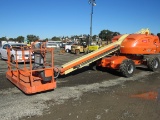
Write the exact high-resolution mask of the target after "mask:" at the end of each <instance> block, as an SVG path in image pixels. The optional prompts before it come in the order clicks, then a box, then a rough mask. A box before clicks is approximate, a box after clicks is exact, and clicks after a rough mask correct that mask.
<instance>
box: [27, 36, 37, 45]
mask: <svg viewBox="0 0 160 120" xmlns="http://www.w3.org/2000/svg"><path fill="white" fill-rule="evenodd" d="M27 40H29V44H31V42H34V41H36V40H39V37H38V36H35V35H27Z"/></svg>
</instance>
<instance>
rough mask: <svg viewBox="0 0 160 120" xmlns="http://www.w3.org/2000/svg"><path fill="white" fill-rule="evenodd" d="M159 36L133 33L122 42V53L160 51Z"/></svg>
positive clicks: (152, 52) (151, 52) (153, 52)
mask: <svg viewBox="0 0 160 120" xmlns="http://www.w3.org/2000/svg"><path fill="white" fill-rule="evenodd" d="M159 46H160V43H159V39H158V36H154V35H145V34H131V35H129V36H128V37H126V39H125V40H124V41H123V42H122V44H121V46H120V53H123V54H155V53H159V52H160V47H159Z"/></svg>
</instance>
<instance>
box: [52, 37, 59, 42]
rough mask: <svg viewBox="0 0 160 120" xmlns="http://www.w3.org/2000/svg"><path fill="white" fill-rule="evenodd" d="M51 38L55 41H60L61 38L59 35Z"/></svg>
mask: <svg viewBox="0 0 160 120" xmlns="http://www.w3.org/2000/svg"><path fill="white" fill-rule="evenodd" d="M51 40H53V41H60V38H59V37H56V36H54V37H52V38H51Z"/></svg>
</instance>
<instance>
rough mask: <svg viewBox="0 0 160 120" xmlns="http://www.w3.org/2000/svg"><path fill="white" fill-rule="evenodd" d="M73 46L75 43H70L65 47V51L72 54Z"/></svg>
mask: <svg viewBox="0 0 160 120" xmlns="http://www.w3.org/2000/svg"><path fill="white" fill-rule="evenodd" d="M73 44H74V43H73V42H68V43H67V44H66V45H65V47H64V49H65V51H66V52H67V53H69V52H71V46H72V45H73Z"/></svg>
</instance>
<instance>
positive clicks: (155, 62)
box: [147, 57, 160, 72]
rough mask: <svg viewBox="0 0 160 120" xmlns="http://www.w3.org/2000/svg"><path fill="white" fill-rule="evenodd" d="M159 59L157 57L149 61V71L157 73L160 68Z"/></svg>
mask: <svg viewBox="0 0 160 120" xmlns="http://www.w3.org/2000/svg"><path fill="white" fill-rule="evenodd" d="M159 64H160V63H159V59H158V58H157V57H150V58H149V59H148V61H147V66H148V69H149V70H151V71H153V72H154V71H157V70H158V69H159V68H160V65H159Z"/></svg>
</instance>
